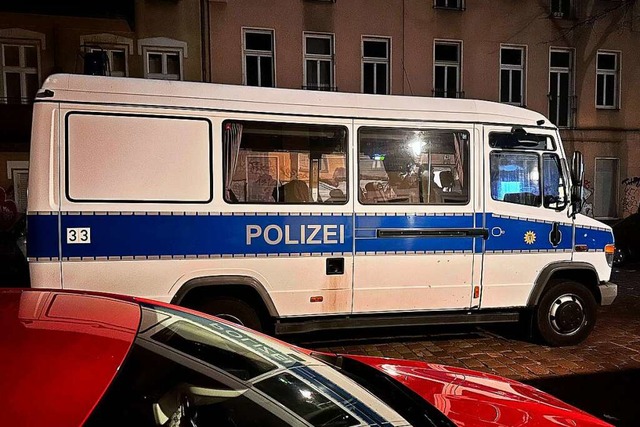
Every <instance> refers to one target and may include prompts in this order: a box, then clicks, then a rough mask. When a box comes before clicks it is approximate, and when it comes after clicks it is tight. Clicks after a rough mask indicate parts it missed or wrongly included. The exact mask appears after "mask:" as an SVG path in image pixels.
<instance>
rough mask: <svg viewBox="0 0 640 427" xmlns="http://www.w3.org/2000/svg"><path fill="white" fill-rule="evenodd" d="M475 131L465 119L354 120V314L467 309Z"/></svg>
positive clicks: (477, 235) (474, 237)
mask: <svg viewBox="0 0 640 427" xmlns="http://www.w3.org/2000/svg"><path fill="white" fill-rule="evenodd" d="M472 136H473V126H469V125H467V126H465V125H462V126H461V125H451V124H442V125H432V124H429V125H425V124H424V123H414V124H411V123H407V124H402V125H400V124H398V123H397V122H390V123H381V122H375V124H372V123H371V122H366V121H359V122H358V121H357V122H356V138H357V144H356V154H355V155H354V157H355V160H356V162H357V173H356V175H355V176H354V184H355V187H356V188H357V189H358V196H357V202H356V204H355V261H354V264H355V268H354V310H353V311H354V313H364V312H389V311H423V310H434V309H438V310H444V309H467V308H470V307H472V305H473V265H474V264H473V261H474V256H475V248H476V242H478V241H481V240H482V237H483V230H482V229H481V228H477V227H476V216H475V209H474V195H473V191H472V189H473V188H474V185H475V180H474V174H475V172H476V171H475V167H474V164H473V159H474V157H475V156H474V154H473V147H472V141H471V140H472ZM478 247H481V246H478Z"/></svg>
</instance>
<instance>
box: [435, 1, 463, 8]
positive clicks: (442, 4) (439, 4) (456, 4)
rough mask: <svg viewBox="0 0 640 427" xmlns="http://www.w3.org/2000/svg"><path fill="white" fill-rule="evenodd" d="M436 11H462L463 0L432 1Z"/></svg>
mask: <svg viewBox="0 0 640 427" xmlns="http://www.w3.org/2000/svg"><path fill="white" fill-rule="evenodd" d="M433 7H434V8H436V9H455V10H464V0H433Z"/></svg>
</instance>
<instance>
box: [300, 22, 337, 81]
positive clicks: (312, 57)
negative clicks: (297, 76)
mask: <svg viewBox="0 0 640 427" xmlns="http://www.w3.org/2000/svg"><path fill="white" fill-rule="evenodd" d="M310 38H315V39H326V40H329V48H330V50H331V51H330V53H329V54H317V53H307V39H310ZM302 52H303V55H302V61H303V63H302V69H303V73H304V76H303V78H304V83H303V89H307V90H322V91H335V90H337V88H336V85H335V81H336V71H335V68H336V64H335V56H336V55H335V52H336V46H335V34H334V33H316V32H304V33H303V37H302ZM307 61H315V64H316V70H317V72H318V82H317V83H316V84H315V85H310V84H309V80H308V79H309V72H308V70H307ZM323 61H329V64H330V66H329V72H330V73H331V76H330V78H329V80H330V81H329V83H328V84H326V85H325V84H323V83H320V81H319V80H320V63H321V62H323Z"/></svg>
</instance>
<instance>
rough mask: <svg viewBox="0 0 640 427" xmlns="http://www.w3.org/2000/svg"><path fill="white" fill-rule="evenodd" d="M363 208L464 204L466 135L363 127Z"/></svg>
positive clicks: (466, 197)
mask: <svg viewBox="0 0 640 427" xmlns="http://www.w3.org/2000/svg"><path fill="white" fill-rule="evenodd" d="M358 152H359V159H358V173H359V183H358V184H359V189H360V194H359V200H360V203H362V204H379V203H385V204H387V203H395V204H406V205H419V204H439V205H442V204H458V205H464V204H467V203H468V202H469V188H470V185H469V184H470V183H469V178H470V174H469V133H468V132H466V131H460V130H439V129H433V130H432V129H404V128H373V127H362V128H360V130H359V132H358Z"/></svg>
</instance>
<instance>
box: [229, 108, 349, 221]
mask: <svg viewBox="0 0 640 427" xmlns="http://www.w3.org/2000/svg"><path fill="white" fill-rule="evenodd" d="M228 123H241V124H243V125H245V124H246V123H252V124H271V125H281V126H287V125H291V126H296V125H298V126H300V125H302V126H311V127H318V128H319V127H322V126H324V127H330V128H340V129H341V130H342V131H343V132H344V146H343V148H344V153H343V158H344V166H343V167H344V168H345V179H344V183H345V187H346V189H345V193H344V200H341V201H331V202H329V201H328V199H325V200H320V201H314V200H313V199H312V198H310V200H309V201H306V202H298V201H277V200H274V201H273V202H268V203H267V202H264V201H258V200H243V201H240V200H237V201H233V200H231V199H230V198H229V196H228V194H227V188H226V182H227V150H228V148H227V147H226V145H225V144H223V147H222V155H223V175H222V177H223V179H222V186H223V188H222V192H223V200H224V202H225V203H226V204H228V205H254V206H281V207H282V206H284V207H287V206H296V205H297V206H305V205H308V206H332V205H333V206H337V205H347V204H349V203H350V198H351V195H350V188H349V181H350V178H349V177H350V168H351V165H350V163H349V161H350V160H349V157H350V153H349V144H350V142H349V138H350V136H349V134H350V129H349V127H348V126H346V125H344V124H337V123H318V122H312V121H310V122H302V121H295V122H292V121H274V120H269V119H262V120H261V119H253V118H238V117H235V118H225V119H224V120H223V121H222V126H221V141H224V140H225V137H224V132H225V128H226V125H227V124H228ZM241 149H242V143H240V146H239V151H238V153H240V151H241ZM280 152H284V151H280ZM269 153H270V152H266V151H256V152H254V153H253V154H251V155H247V156H246V157H247V158H249V157H254V158H262V159H269V158H272V157H273V156H270V155H269ZM286 153H288V154H289V155H293V154H296V157H297V159H298V161H299V160H300V155H301V154H302V155H304V154H305V153H301V152H299V151H295V150H290V151H286ZM338 155H339V154H337V153H330V154H325V156H338ZM322 160H323V161H321V162H318V164H317V166H318V168H319V169H318V172H319V173H320V172H328V167H327V170H325V168H324V167H325V165H327V166H328V164H329V160H328V157H323V158H322ZM311 166H312V161H311V159H309V161H308V162H307V163H306V164H304V162H303V166H302V167H301V168H300V167H299V169H298V171H303V172H309V174H310V173H311ZM237 167H238V164H236V168H237ZM305 167H306V168H305ZM234 172H235V173H234V175H235V174H237V173H238V171H237V170H235V171H234ZM245 173H247V171H245ZM318 178H319V177H318ZM312 179H315V178H312V177H311V175H309V178H308V180H307V181H305V183H306V184H307V186H308V188H309V194H310V197H311V196H312V194H313V188H312V186H311V181H312ZM275 180H276V184H275V185H276V188H278V187H281V186H282V185H283V184H284V183H288V182H291V181H285V182H283V183H280V182H279V177H276V179H275ZM231 181H233V180H231ZM319 181H320V179H318V185H319ZM246 185H248V179H247V182H246ZM248 194H249V192H248V191H247V193H246V194H245V199H246V198H247V197H246V196H247V195H248ZM236 197H237V196H236ZM285 209H286V208H285Z"/></svg>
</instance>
